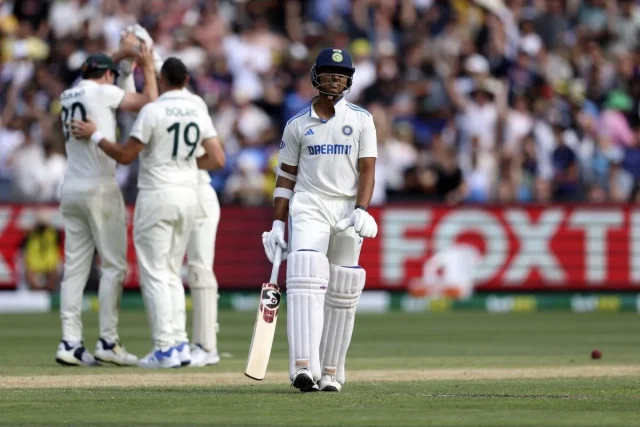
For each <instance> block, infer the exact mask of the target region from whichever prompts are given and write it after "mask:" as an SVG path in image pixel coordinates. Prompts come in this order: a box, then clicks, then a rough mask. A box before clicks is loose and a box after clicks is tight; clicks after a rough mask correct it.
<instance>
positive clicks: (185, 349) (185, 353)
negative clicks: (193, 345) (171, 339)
mask: <svg viewBox="0 0 640 427" xmlns="http://www.w3.org/2000/svg"><path fill="white" fill-rule="evenodd" d="M174 348H175V349H176V352H177V353H178V359H180V364H181V365H182V366H187V365H188V364H190V363H191V349H190V348H189V343H188V342H183V343H180V344H178V345H177V346H175V347H174Z"/></svg>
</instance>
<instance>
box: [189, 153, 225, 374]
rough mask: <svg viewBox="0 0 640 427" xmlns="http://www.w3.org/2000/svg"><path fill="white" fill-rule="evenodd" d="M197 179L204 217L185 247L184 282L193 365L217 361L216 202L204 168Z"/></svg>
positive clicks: (216, 198)
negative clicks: (190, 316)
mask: <svg viewBox="0 0 640 427" xmlns="http://www.w3.org/2000/svg"><path fill="white" fill-rule="evenodd" d="M202 151H204V150H202ZM199 154H201V153H199ZM198 181H199V185H198V201H199V202H200V203H201V205H202V208H203V209H204V212H205V215H206V216H205V217H204V218H200V219H198V220H197V221H196V225H195V227H194V228H193V231H192V232H191V236H190V237H189V244H188V246H187V260H188V262H189V266H188V282H189V289H190V290H191V298H192V303H193V342H194V345H193V346H192V347H191V364H190V366H193V367H198V366H207V365H215V364H216V363H218V362H219V361H220V356H219V355H218V345H217V325H218V281H217V280H216V276H215V274H214V273H213V265H212V264H213V255H214V251H215V245H216V231H217V229H218V223H219V222H220V203H219V202H218V197H217V196H216V192H215V191H214V190H213V187H211V177H210V176H209V174H208V173H207V172H206V171H200V175H199V180H198Z"/></svg>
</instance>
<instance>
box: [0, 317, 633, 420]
mask: <svg viewBox="0 0 640 427" xmlns="http://www.w3.org/2000/svg"><path fill="white" fill-rule="evenodd" d="M96 317H97V316H96V314H95V313H87V314H85V315H84V321H85V325H86V330H85V337H86V338H87V339H86V341H85V343H86V344H87V347H88V348H89V349H93V346H94V345H95V339H96V333H97V332H96V331H97V328H96ZM253 321H254V314H253V313H232V312H223V313H221V315H220V323H221V331H220V335H219V347H220V351H221V352H223V353H226V356H227V357H224V358H223V359H222V362H221V363H220V365H218V366H215V367H209V368H197V369H196V368H184V369H178V370H170V371H167V370H163V371H153V370H142V369H137V368H115V367H100V368H64V367H59V366H57V365H56V364H55V362H54V355H55V349H56V346H57V343H58V340H59V336H60V331H59V328H60V326H59V320H58V316H57V315H56V314H46V315H4V316H0V424H2V423H5V424H11V425H16V424H18V425H26V424H40V425H55V424H64V425H69V424H75V425H130V424H146V425H157V424H171V425H176V424H179V425H187V424H209V425H212V424H217V425H351V426H372V425H469V426H480V425H487V426H496V425H509V426H513V425H532V426H533V425H536V426H540V425H567V426H568V425H594V426H595V425H598V426H603V425H611V426H614V425H625V426H630V425H640V416H639V415H640V332H638V331H639V328H638V323H639V322H640V319H638V315H637V314H630V313H629V314H627V313H622V314H613V313H583V314H571V313H528V314H525V313H512V314H487V313H437V314H436V313H431V314H430V313H425V314H403V313H392V314H387V315H364V314H363V315H359V316H358V318H357V323H356V332H355V334H354V340H353V343H352V347H351V350H350V354H349V358H348V363H347V368H348V380H349V382H348V383H347V384H346V385H345V387H344V389H343V392H341V393H340V394H326V393H314V394H301V393H298V392H297V391H296V390H295V389H293V388H290V387H289V385H288V382H287V374H286V370H287V366H288V363H287V346H286V336H285V334H284V333H285V327H284V325H285V317H284V316H281V317H280V319H279V328H278V332H277V336H276V342H275V345H274V351H273V354H272V360H271V364H270V370H269V374H268V375H267V379H266V380H265V381H264V382H255V381H251V380H249V379H247V378H245V377H244V376H243V375H242V371H243V368H244V363H245V357H246V354H247V350H248V346H249V341H250V337H251V332H252V328H253ZM121 323H122V328H121V335H122V340H123V343H124V344H125V345H126V346H127V348H128V349H129V350H130V351H132V352H135V353H136V354H138V355H139V356H143V355H144V354H145V353H146V352H147V351H149V349H150V341H149V335H148V328H147V322H146V317H145V315H144V313H141V312H125V313H122V316H121ZM595 348H598V349H600V350H601V351H602V352H603V358H602V359H600V360H592V359H591V358H590V353H591V350H593V349H595Z"/></svg>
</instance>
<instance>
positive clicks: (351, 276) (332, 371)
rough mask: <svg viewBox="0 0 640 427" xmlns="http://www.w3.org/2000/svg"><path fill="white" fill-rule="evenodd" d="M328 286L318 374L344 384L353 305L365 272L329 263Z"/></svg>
mask: <svg viewBox="0 0 640 427" xmlns="http://www.w3.org/2000/svg"><path fill="white" fill-rule="evenodd" d="M330 268H331V277H330V279H329V288H328V289H327V295H326V297H325V301H324V328H323V330H322V342H321V344H320V359H321V362H322V375H332V376H335V377H336V379H337V380H338V382H340V383H341V384H344V383H345V381H346V376H345V360H346V357H347V350H348V349H349V344H350V343H351V335H352V334H353V326H354V323H355V314H356V307H357V306H358V302H359V301H360V295H361V294H362V290H363V289H364V283H365V280H366V277H367V275H366V272H365V271H364V270H363V269H362V268H361V267H341V266H339V265H333V264H331V267H330Z"/></svg>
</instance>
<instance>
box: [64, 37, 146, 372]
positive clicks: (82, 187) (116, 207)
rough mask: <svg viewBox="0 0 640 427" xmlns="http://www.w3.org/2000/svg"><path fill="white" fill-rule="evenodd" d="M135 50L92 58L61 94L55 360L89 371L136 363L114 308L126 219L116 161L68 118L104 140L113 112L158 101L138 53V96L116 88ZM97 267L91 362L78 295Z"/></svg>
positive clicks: (111, 134) (112, 130)
mask: <svg viewBox="0 0 640 427" xmlns="http://www.w3.org/2000/svg"><path fill="white" fill-rule="evenodd" d="M130 57H133V59H136V53H135V51H134V50H133V49H132V48H131V46H129V47H128V48H127V47H126V46H124V45H123V48H122V49H120V50H119V51H118V52H117V53H116V54H114V57H113V58H112V57H109V56H107V55H105V54H102V53H97V54H92V55H90V56H89V57H88V58H87V60H86V61H85V62H84V64H83V65H82V80H81V81H80V82H79V83H78V84H77V85H76V86H74V87H72V88H70V89H67V90H66V91H64V92H63V93H62V95H61V96H60V101H61V104H62V126H63V131H64V136H65V142H66V151H67V158H68V166H67V170H66V174H65V178H64V183H63V186H62V191H61V200H60V210H61V212H62V217H63V219H64V230H65V245H64V246H65V247H64V253H65V265H64V277H63V280H62V284H61V296H60V298H61V303H60V305H61V307H60V318H61V320H62V341H61V342H60V344H59V346H58V350H57V352H56V362H58V363H60V364H62V365H95V364H97V362H96V359H98V361H102V362H110V363H114V364H117V365H135V364H137V362H138V359H137V358H136V357H135V356H134V355H133V354H130V353H128V352H127V351H126V350H125V348H124V347H122V346H120V344H119V337H118V308H119V304H120V295H121V293H122V283H123V280H124V276H125V273H126V266H127V263H126V250H127V237H126V221H125V207H124V201H123V199H122V193H121V192H120V188H119V187H118V184H117V182H116V179H115V174H116V162H115V161H114V160H113V159H111V158H109V157H107V156H106V155H105V154H104V153H103V152H102V151H100V150H99V149H98V148H97V147H96V146H94V145H92V144H88V143H87V141H86V140H83V139H78V138H77V137H75V136H74V135H73V134H72V132H71V130H70V123H71V122H72V120H73V119H77V120H83V121H87V120H92V121H93V122H94V123H95V126H96V129H97V130H98V131H99V132H101V134H103V135H104V136H105V137H106V138H108V139H111V140H113V139H115V137H116V110H117V109H121V110H124V111H130V112H137V111H139V110H140V109H141V108H142V107H143V106H144V105H145V104H147V103H149V102H151V101H153V100H154V99H155V98H156V97H157V96H158V88H157V84H156V78H155V71H154V68H153V65H154V63H153V55H152V54H151V52H150V51H149V49H147V48H146V47H144V48H143V49H142V51H141V52H140V53H139V54H138V57H137V62H138V64H139V65H140V67H142V69H143V70H144V78H145V90H144V93H143V94H138V93H135V90H134V92H132V93H131V92H125V91H124V90H122V89H121V88H119V87H118V86H116V85H115V84H114V79H116V78H117V76H118V65H117V64H118V62H119V61H121V60H122V61H124V60H127V59H126V58H130ZM96 250H97V252H98V255H99V256H100V261H101V272H102V277H101V279H100V285H99V286H100V288H99V291H98V300H99V303H100V309H99V320H100V337H99V339H98V343H97V344H96V350H95V358H94V356H93V355H92V354H91V353H89V352H88V351H87V350H86V349H85V347H84V344H83V337H82V320H81V311H82V294H83V292H84V288H85V286H86V283H87V279H88V277H89V273H90V270H91V264H92V260H93V255H94V252H95V251H96Z"/></svg>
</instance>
